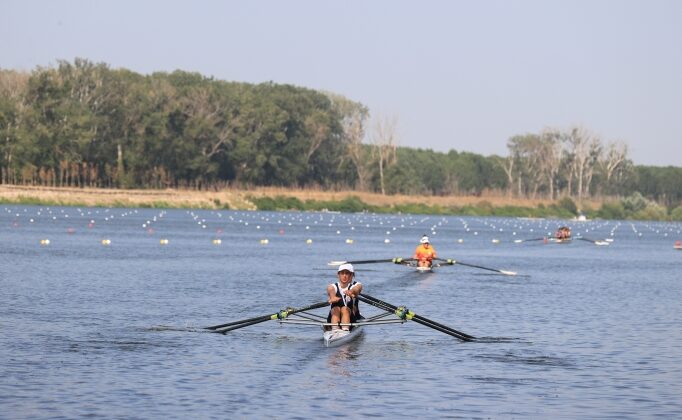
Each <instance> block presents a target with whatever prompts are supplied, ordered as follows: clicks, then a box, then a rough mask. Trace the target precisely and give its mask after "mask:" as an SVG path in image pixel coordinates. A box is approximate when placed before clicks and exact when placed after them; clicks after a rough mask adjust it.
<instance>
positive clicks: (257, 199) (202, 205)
mask: <svg viewBox="0 0 682 420" xmlns="http://www.w3.org/2000/svg"><path fill="white" fill-rule="evenodd" d="M637 200H639V202H638V201H637ZM0 203H4V204H24V205H42V206H77V207H79V206H83V207H140V208H194V209H232V210H301V211H339V212H363V211H366V212H372V213H411V214H441V215H468V216H509V217H542V218H572V217H575V216H576V215H577V214H578V212H579V209H578V208H577V206H576V204H575V203H574V202H573V201H572V200H571V199H569V198H564V199H562V200H558V201H549V200H539V199H538V200H525V199H511V198H507V197H499V196H485V197H471V196H446V197H436V196H404V195H381V194H371V193H360V192H354V191H321V190H295V189H281V188H255V189H249V190H237V189H224V190H220V191H191V190H172V189H166V190H115V189H97V188H52V187H31V186H12V185H2V186H0ZM580 210H581V211H582V212H583V213H584V214H585V215H586V216H587V217H589V218H605V219H626V218H633V219H651V220H671V219H672V220H680V219H682V209H680V211H677V209H674V210H673V211H672V212H671V213H670V214H668V212H666V211H665V209H661V208H660V207H657V206H656V205H655V204H652V203H650V202H648V201H646V200H644V199H641V198H637V197H635V198H627V199H624V200H620V201H611V202H605V203H602V202H585V203H583V208H582V209H580Z"/></svg>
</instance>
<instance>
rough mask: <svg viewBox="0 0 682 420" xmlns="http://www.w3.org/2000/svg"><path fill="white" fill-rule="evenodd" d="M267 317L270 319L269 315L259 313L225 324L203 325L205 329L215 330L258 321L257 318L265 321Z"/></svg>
mask: <svg viewBox="0 0 682 420" xmlns="http://www.w3.org/2000/svg"><path fill="white" fill-rule="evenodd" d="M268 319H270V315H261V316H256V317H253V318H249V319H242V320H240V321H233V322H228V323H226V324H220V325H212V326H210V327H204V328H206V329H207V330H217V329H220V328H224V327H230V326H232V325H239V324H244V323H246V322H251V321H259V320H260V321H267V320H268Z"/></svg>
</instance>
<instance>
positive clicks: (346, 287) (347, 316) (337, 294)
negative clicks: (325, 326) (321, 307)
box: [327, 263, 362, 330]
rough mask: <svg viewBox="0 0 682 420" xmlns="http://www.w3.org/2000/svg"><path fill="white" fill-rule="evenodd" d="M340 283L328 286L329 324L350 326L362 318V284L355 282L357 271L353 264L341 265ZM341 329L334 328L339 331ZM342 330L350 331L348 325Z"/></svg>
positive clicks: (339, 271)
mask: <svg viewBox="0 0 682 420" xmlns="http://www.w3.org/2000/svg"><path fill="white" fill-rule="evenodd" d="M336 274H337V276H338V278H339V281H338V282H336V283H332V284H330V285H328V286H327V295H329V303H330V304H331V307H330V309H329V315H328V316H327V322H330V323H332V324H339V323H341V324H350V323H354V322H356V321H357V320H358V319H361V318H362V315H360V309H359V307H358V299H357V296H358V295H359V294H360V293H361V292H362V283H360V282H358V281H356V280H355V270H354V269H353V265H352V264H348V263H345V264H341V265H340V266H339V269H338V270H337V273H336ZM338 328H339V327H338V326H336V327H332V329H338ZM341 328H342V329H344V330H349V329H350V328H349V326H348V325H342V326H341Z"/></svg>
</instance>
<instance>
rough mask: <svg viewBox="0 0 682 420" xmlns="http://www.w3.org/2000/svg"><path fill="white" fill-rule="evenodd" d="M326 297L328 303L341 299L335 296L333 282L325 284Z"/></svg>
mask: <svg viewBox="0 0 682 420" xmlns="http://www.w3.org/2000/svg"><path fill="white" fill-rule="evenodd" d="M327 297H328V298H329V299H327V302H329V303H330V304H332V303H335V302H338V301H339V300H341V298H340V297H338V296H336V287H334V285H333V284H330V285H328V286H327Z"/></svg>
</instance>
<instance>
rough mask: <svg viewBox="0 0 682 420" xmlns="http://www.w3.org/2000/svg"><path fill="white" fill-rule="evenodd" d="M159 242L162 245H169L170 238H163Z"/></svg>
mask: <svg viewBox="0 0 682 420" xmlns="http://www.w3.org/2000/svg"><path fill="white" fill-rule="evenodd" d="M159 243H160V244H161V245H168V239H161V240H159Z"/></svg>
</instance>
